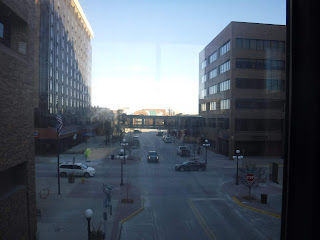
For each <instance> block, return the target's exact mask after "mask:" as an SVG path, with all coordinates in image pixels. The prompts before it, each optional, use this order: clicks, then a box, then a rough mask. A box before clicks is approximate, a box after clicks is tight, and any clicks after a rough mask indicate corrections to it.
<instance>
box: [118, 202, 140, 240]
mask: <svg viewBox="0 0 320 240" xmlns="http://www.w3.org/2000/svg"><path fill="white" fill-rule="evenodd" d="M143 210H144V202H143V198H142V197H141V208H139V209H138V210H137V211H135V212H134V213H132V214H131V215H129V216H128V217H126V218H124V219H122V220H121V221H120V222H119V232H118V238H117V239H119V240H120V239H121V231H122V224H123V223H125V222H126V221H128V220H129V219H130V218H132V217H134V216H136V215H137V214H139V213H140V212H142V211H143Z"/></svg>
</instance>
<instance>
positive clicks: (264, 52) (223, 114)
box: [199, 22, 286, 159]
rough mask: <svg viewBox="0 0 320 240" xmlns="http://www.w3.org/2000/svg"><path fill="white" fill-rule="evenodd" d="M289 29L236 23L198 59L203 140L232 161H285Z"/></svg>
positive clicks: (210, 44)
mask: <svg viewBox="0 0 320 240" xmlns="http://www.w3.org/2000/svg"><path fill="white" fill-rule="evenodd" d="M285 39H286V32H285V26H284V25H271V24H259V23H245V22H231V23H230V24H229V25H228V26H227V27H226V28H225V29H223V31H221V32H220V33H219V34H218V35H217V36H216V37H215V38H214V39H213V40H212V41H211V42H210V43H209V44H208V45H207V46H206V47H205V49H203V50H202V51H201V52H200V54H199V115H200V116H202V117H203V118H204V119H205V124H204V129H203V131H202V132H203V134H202V135H203V138H205V139H208V140H209V141H210V144H211V147H212V148H213V149H214V150H215V151H216V152H219V153H222V154H225V155H227V156H229V157H230V158H231V159H232V156H233V155H234V152H235V150H236V149H239V150H240V151H241V154H243V155H246V156H248V155H252V156H253V155H254V156H282V153H283V136H282V135H283V125H284V104H285V79H286V76H285V56H286V55H285Z"/></svg>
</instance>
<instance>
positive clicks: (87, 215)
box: [84, 209, 93, 240]
mask: <svg viewBox="0 0 320 240" xmlns="http://www.w3.org/2000/svg"><path fill="white" fill-rule="evenodd" d="M84 215H85V216H86V219H87V221H88V240H90V239H91V230H90V220H91V217H92V215H93V211H92V210H91V209H87V210H85V211H84Z"/></svg>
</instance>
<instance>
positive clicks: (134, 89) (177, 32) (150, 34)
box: [79, 0, 286, 114]
mask: <svg viewBox="0 0 320 240" xmlns="http://www.w3.org/2000/svg"><path fill="white" fill-rule="evenodd" d="M79 2H80V4H81V6H82V8H83V10H84V13H85V14H86V17H87V19H88V20H89V22H90V25H91V27H92V29H93V31H94V38H93V39H92V105H94V106H100V107H109V108H111V109H117V108H118V107H129V108H130V110H129V112H128V113H129V114H130V113H133V111H135V110H139V109H143V108H161V109H168V108H171V109H173V110H176V111H177V112H183V113H189V114H193V113H197V112H198V78H199V75H198V74H199V72H198V69H199V68H198V66H199V62H198V58H199V52H200V51H201V50H202V49H204V47H205V46H206V45H207V44H208V43H209V42H210V41H211V40H212V39H213V38H214V37H215V36H216V35H217V34H219V32H221V31H222V30H223V29H224V28H225V27H226V26H227V25H228V24H229V23H230V22H231V21H241V22H257V23H269V24H285V23H286V1H285V0H268V1H266V0H225V1H221V0H219V1H218V0H121V1H116V0H113V1H110V0H79Z"/></svg>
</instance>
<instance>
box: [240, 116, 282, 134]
mask: <svg viewBox="0 0 320 240" xmlns="http://www.w3.org/2000/svg"><path fill="white" fill-rule="evenodd" d="M282 126H283V121H282V120H281V119H236V120H235V129H236V131H266V132H267V131H281V130H282Z"/></svg>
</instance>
